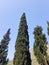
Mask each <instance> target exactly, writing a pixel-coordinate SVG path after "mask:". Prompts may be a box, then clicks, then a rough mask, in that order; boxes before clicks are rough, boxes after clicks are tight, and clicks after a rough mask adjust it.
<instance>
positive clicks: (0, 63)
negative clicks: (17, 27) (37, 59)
mask: <svg viewBox="0 0 49 65" xmlns="http://www.w3.org/2000/svg"><path fill="white" fill-rule="evenodd" d="M9 34H10V29H8V31H7V33H6V34H5V35H4V36H3V39H2V40H1V43H0V65H7V62H8V59H7V52H8V44H9V41H10V38H9Z"/></svg>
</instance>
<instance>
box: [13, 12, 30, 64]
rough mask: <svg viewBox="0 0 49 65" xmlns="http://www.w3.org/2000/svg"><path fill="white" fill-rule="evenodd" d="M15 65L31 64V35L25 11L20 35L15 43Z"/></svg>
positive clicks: (19, 31) (21, 21)
mask: <svg viewBox="0 0 49 65" xmlns="http://www.w3.org/2000/svg"><path fill="white" fill-rule="evenodd" d="M13 64H14V65H31V59H30V53H29V35H28V26H27V22H26V16H25V13H23V15H22V17H21V20H20V26H19V30H18V36H17V40H16V44H15V55H14V61H13Z"/></svg>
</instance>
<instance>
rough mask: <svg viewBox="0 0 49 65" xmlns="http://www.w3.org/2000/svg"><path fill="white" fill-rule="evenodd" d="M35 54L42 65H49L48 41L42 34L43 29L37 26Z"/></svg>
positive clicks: (35, 30) (35, 31)
mask: <svg viewBox="0 0 49 65" xmlns="http://www.w3.org/2000/svg"><path fill="white" fill-rule="evenodd" d="M33 34H34V39H35V41H34V54H35V56H36V58H37V60H38V62H39V64H41V65H48V59H47V52H46V51H47V39H46V36H45V34H43V33H42V27H41V26H37V27H35V29H34V32H33Z"/></svg>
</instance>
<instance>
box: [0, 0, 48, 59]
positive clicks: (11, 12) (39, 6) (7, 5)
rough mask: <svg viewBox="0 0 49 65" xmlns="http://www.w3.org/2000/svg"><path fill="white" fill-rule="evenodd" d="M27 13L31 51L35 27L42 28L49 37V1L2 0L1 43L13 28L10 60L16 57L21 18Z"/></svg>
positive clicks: (0, 6) (0, 3)
mask: <svg viewBox="0 0 49 65" xmlns="http://www.w3.org/2000/svg"><path fill="white" fill-rule="evenodd" d="M23 12H25V13H26V18H27V24H28V32H29V41H30V49H31V48H33V43H34V36H33V31H34V27H35V26H37V25H40V26H42V28H43V33H45V34H46V37H47V38H49V37H48V35H47V22H46V21H47V20H48V21H49V0H0V41H1V39H2V38H3V35H4V34H5V33H6V31H7V30H8V28H11V34H10V38H11V40H10V43H9V48H8V50H9V51H8V58H9V59H10V60H11V59H13V57H14V51H15V48H14V46H15V41H16V38H17V34H18V28H19V23H20V18H21V15H22V14H23Z"/></svg>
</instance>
